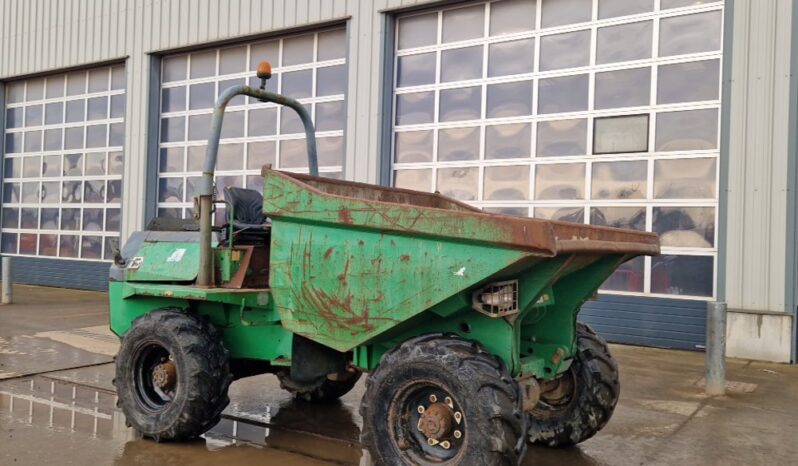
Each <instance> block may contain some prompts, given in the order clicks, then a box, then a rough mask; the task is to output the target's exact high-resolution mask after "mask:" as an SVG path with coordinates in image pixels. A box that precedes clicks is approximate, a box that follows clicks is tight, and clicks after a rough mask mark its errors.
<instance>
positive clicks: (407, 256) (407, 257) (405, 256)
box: [399, 254, 410, 262]
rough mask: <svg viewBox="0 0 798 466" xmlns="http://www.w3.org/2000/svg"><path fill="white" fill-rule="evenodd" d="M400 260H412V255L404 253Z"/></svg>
mask: <svg viewBox="0 0 798 466" xmlns="http://www.w3.org/2000/svg"><path fill="white" fill-rule="evenodd" d="M399 260H401V261H402V262H408V261H410V255H408V254H402V255H401V256H399Z"/></svg>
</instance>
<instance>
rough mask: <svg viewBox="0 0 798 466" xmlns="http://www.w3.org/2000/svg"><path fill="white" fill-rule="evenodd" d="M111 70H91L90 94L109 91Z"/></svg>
mask: <svg viewBox="0 0 798 466" xmlns="http://www.w3.org/2000/svg"><path fill="white" fill-rule="evenodd" d="M108 76H109V69H108V68H95V69H93V70H89V92H102V91H107V90H108V89H109V85H110V83H109V81H108Z"/></svg>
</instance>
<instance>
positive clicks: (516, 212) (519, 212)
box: [482, 207, 529, 217]
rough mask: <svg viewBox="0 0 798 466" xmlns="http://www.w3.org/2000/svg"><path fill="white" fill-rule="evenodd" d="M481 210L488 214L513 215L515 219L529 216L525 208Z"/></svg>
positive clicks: (485, 208) (486, 208)
mask: <svg viewBox="0 0 798 466" xmlns="http://www.w3.org/2000/svg"><path fill="white" fill-rule="evenodd" d="M482 210H483V211H485V212H488V213H490V214H502V215H513V216H515V217H528V216H529V209H527V208H526V207H483V208H482Z"/></svg>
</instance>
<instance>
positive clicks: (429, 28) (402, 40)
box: [399, 13, 438, 50]
mask: <svg viewBox="0 0 798 466" xmlns="http://www.w3.org/2000/svg"><path fill="white" fill-rule="evenodd" d="M437 37H438V13H429V14H424V15H418V16H410V17H407V18H400V19H399V50H402V49H409V48H413V47H423V46H425V45H432V44H435V43H436V42H437Z"/></svg>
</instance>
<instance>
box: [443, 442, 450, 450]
mask: <svg viewBox="0 0 798 466" xmlns="http://www.w3.org/2000/svg"><path fill="white" fill-rule="evenodd" d="M441 446H442V447H443V448H445V449H446V450H448V449H449V448H450V447H451V446H452V444H451V443H449V441H448V440H444V441H443V442H441Z"/></svg>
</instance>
